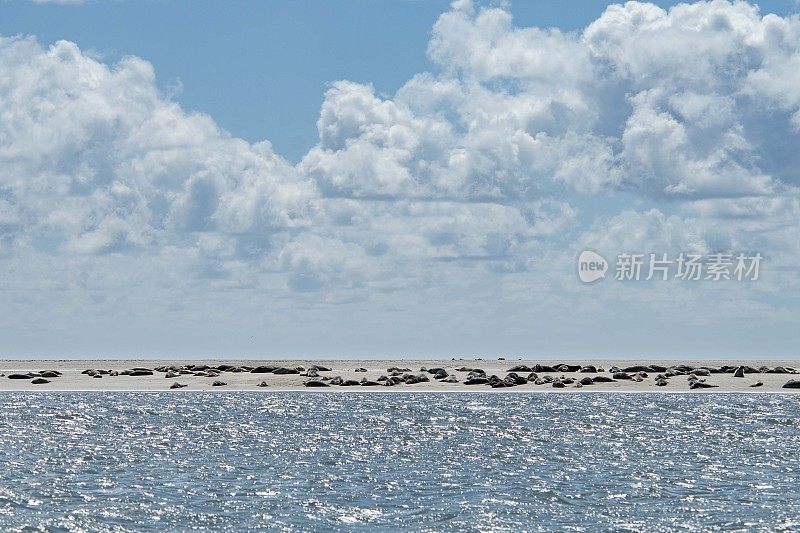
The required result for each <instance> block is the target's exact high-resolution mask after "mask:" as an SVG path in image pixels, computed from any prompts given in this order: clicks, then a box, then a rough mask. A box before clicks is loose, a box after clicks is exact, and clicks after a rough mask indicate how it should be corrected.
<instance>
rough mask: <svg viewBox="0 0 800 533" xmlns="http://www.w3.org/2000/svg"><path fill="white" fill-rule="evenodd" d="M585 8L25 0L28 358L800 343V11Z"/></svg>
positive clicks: (15, 44)
mask: <svg viewBox="0 0 800 533" xmlns="http://www.w3.org/2000/svg"><path fill="white" fill-rule="evenodd" d="M559 4H560V3H558V2H552V3H546V2H545V3H540V2H535V3H533V2H531V3H524V4H522V5H517V4H514V3H512V4H506V3H487V4H481V3H474V4H473V3H470V2H469V1H466V0H458V1H456V2H454V3H452V4H447V3H441V2H374V3H372V2H358V1H352V2H350V1H346V2H335V3H329V2H309V3H295V2H289V1H287V2H232V3H217V2H179V1H166V2H117V1H114V2H103V1H99V0H98V1H87V2H83V3H81V2H23V1H5V2H2V1H0V355H3V356H15V357H46V356H47V357H52V356H65V357H93V356H173V357H188V356H196V357H202V356H265V357H267V356H269V357H280V356H290V357H303V356H309V357H398V356H409V357H411V356H430V357H447V358H449V357H459V356H476V355H477V356H481V355H483V356H493V357H494V356H501V355H505V356H507V357H524V356H528V357H534V358H551V357H581V358H584V357H601V356H605V357H608V356H627V357H644V356H673V357H726V356H732V357H764V356H772V357H797V356H798V355H800V353H799V352H798V341H799V340H800V336H798V333H797V324H798V322H799V321H800V278H799V276H798V275H799V274H800V269H798V261H800V170H799V169H800V18H798V16H797V15H796V14H794V12H795V11H796V9H797V6H796V4H795V3H793V2H789V1H787V2H771V3H762V4H761V7H758V6H756V5H754V4H748V3H746V2H736V3H728V2H724V1H718V2H701V3H696V4H674V5H673V4H670V3H664V2H662V3H659V4H658V5H656V4H649V3H637V2H630V3H627V4H625V5H606V3H605V2H586V3H581V8H580V10H578V11H576V10H575V8H574V7H570V9H569V11H567V9H566V8H564V7H559ZM586 249H590V250H594V251H596V252H599V253H601V254H602V255H603V256H604V257H606V258H607V259H608V260H609V262H610V263H611V267H610V268H611V269H610V271H609V273H608V274H607V276H606V278H605V279H601V280H599V281H597V282H595V283H592V284H584V283H582V282H581V281H580V280H579V279H578V275H577V265H576V259H577V257H578V254H579V253H580V252H581V251H582V250H586ZM681 252H683V253H687V254H688V253H695V254H698V255H701V256H703V257H704V258H707V257H710V256H712V254H715V253H724V254H734V255H735V254H738V253H745V254H747V255H748V256H749V255H753V254H755V253H760V254H761V255H762V256H763V258H764V259H763V261H762V263H761V268H760V275H759V279H757V280H755V281H753V280H742V281H739V280H736V279H732V280H729V281H726V280H720V281H714V280H706V279H701V280H697V281H687V280H682V279H680V278H676V277H675V276H673V275H672V273H670V275H669V279H668V280H666V281H663V280H661V279H660V278H655V279H652V280H649V281H647V280H640V281H619V280H616V279H614V264H613V263H614V260H615V258H616V256H617V255H618V254H620V253H642V254H650V253H657V254H658V255H659V256H660V255H661V254H668V256H669V258H676V257H677V256H678V255H679V254H680V253H681Z"/></svg>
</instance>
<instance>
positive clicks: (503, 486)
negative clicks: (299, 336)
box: [0, 391, 800, 532]
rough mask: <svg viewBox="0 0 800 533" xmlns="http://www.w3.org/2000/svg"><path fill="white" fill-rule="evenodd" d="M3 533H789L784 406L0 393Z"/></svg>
mask: <svg viewBox="0 0 800 533" xmlns="http://www.w3.org/2000/svg"><path fill="white" fill-rule="evenodd" d="M0 530H2V531H196V530H201V531H202V530H209V531H255V530H269V531H370V532H372V531H614V532H617V531H642V532H658V531H798V530H800V395H798V396H795V395H791V394H716V393H712V394H668V393H655V394H649V393H635V394H631V393H627V394H626V393H608V392H598V393H591V392H587V393H580V394H558V393H547V394H542V393H472V392H470V393H450V392H448V393H425V392H416V393H388V392H387V393H349V392H348V393H328V392H323V393H317V392H262V391H258V392H219V393H217V392H184V391H170V392H168V393H167V392H164V393H160V392H158V393H144V392H135V393H126V392H119V393H116V392H70V393H59V392H47V393H39V392H25V393H22V392H19V393H17V392H4V393H0Z"/></svg>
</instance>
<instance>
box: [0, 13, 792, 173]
mask: <svg viewBox="0 0 800 533" xmlns="http://www.w3.org/2000/svg"><path fill="white" fill-rule="evenodd" d="M609 3H611V2H606V1H594V0H585V1H581V2H578V3H575V4H570V5H569V7H565V4H564V3H563V2H557V1H550V0H548V1H542V2H512V3H511V4H510V11H511V12H512V13H513V15H514V19H515V21H516V23H517V24H518V25H521V26H540V27H551V26H555V27H558V28H561V29H563V30H565V31H575V30H580V29H581V28H582V27H583V26H585V25H586V24H588V23H589V22H591V21H592V20H594V19H596V18H597V17H598V16H599V15H600V14H601V13H602V12H603V10H604V9H605V8H606V6H607V5H608V4H609ZM655 3H656V4H657V5H660V6H663V7H669V6H670V5H673V4H675V3H676V2H664V1H659V2H655ZM758 4H759V6H761V9H762V11H763V12H774V13H777V14H781V15H785V14H787V13H791V12H795V11H796V10H797V4H796V2H794V1H793V0H772V1H768V2H759V3H758ZM448 5H449V2H447V1H441V0H438V1H434V0H431V1H419V0H402V1H378V2H370V1H365V0H355V1H354V0H343V1H340V2H329V1H324V0H308V1H303V2H291V1H274V2H272V1H270V2H253V1H247V0H244V1H243V0H233V1H230V2H216V1H212V0H200V1H172V0H148V1H145V2H130V1H90V2H86V3H83V4H80V5H73V4H58V3H55V4H51V3H46V4H37V3H32V2H27V1H17V0H7V1H6V2H3V3H0V34H2V35H5V36H9V35H16V34H25V35H35V36H37V38H38V39H39V40H40V41H41V42H43V43H49V42H54V41H57V40H59V39H67V40H70V41H74V42H75V43H77V44H78V45H80V47H81V48H82V49H83V50H87V51H91V52H92V53H95V54H97V55H98V57H100V58H102V59H103V60H104V61H107V62H112V63H113V62H115V61H118V60H119V59H120V58H121V57H122V56H125V55H136V56H139V57H142V58H145V59H147V60H148V61H150V62H151V63H152V64H153V65H154V67H155V69H156V72H157V74H158V84H159V86H160V87H161V88H162V89H163V90H164V91H169V90H170V88H171V87H175V86H176V85H177V84H178V83H179V84H180V86H181V92H180V93H179V94H177V95H176V97H175V98H176V100H178V101H179V102H181V104H182V105H183V106H184V107H185V108H186V109H191V110H198V111H202V112H205V113H209V114H210V115H211V116H213V117H214V119H215V120H216V121H217V123H218V124H220V125H221V126H222V127H224V128H226V129H227V130H228V131H230V132H231V133H233V134H234V135H236V136H237V137H241V138H243V139H247V140H248V141H251V142H253V141H258V140H262V139H268V140H270V142H272V143H273V145H274V146H275V149H276V151H277V152H278V153H280V154H281V155H283V156H284V157H286V158H288V159H290V160H292V161H296V160H297V159H299V158H300V157H301V156H302V155H303V154H305V152H306V151H307V150H308V149H309V148H310V147H311V146H312V145H313V144H314V143H315V142H316V137H317V132H316V128H315V123H316V120H317V116H318V114H319V106H320V104H321V103H322V98H323V94H324V92H325V89H326V87H327V85H328V84H329V83H330V82H331V81H333V80H339V79H347V80H352V81H357V82H361V83H371V84H373V85H374V87H375V89H376V91H378V92H380V93H387V94H391V93H394V91H396V90H397V89H398V88H400V87H401V86H402V85H403V84H404V83H405V82H406V80H408V78H410V77H411V76H412V75H413V74H415V73H417V72H420V71H424V70H428V69H430V68H431V64H430V62H429V61H428V60H427V57H426V55H425V48H426V44H427V40H428V36H429V35H430V31H431V27H432V26H433V23H434V22H435V21H436V19H437V18H438V16H439V15H440V14H441V13H442V12H444V11H446V10H447V7H448Z"/></svg>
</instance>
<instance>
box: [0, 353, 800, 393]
mask: <svg viewBox="0 0 800 533" xmlns="http://www.w3.org/2000/svg"><path fill="white" fill-rule="evenodd" d="M740 367H741V368H740ZM796 369H800V361H775V360H761V361H756V360H750V361H676V360H672V361H656V360H638V361H635V360H617V361H615V360H582V361H566V360H565V361H524V360H483V359H456V360H447V361H443V360H394V361H393V360H221V359H220V360H194V361H178V360H147V359H140V360H112V359H105V360H3V361H0V390H2V391H22V390H31V391H165V390H171V391H174V392H181V391H198V390H214V391H225V390H253V391H256V390H260V391H296V390H314V391H326V392H333V391H336V392H345V391H350V392H353V391H358V392H367V391H368V392H414V391H477V392H488V391H491V392H511V391H513V392H570V393H576V392H577V393H579V392H598V391H613V392H642V391H648V392H692V393H694V392H701V393H704V392H705V393H707V392H778V391H781V392H792V391H793V390H797V391H798V392H800V389H792V388H785V387H784V386H785V385H786V383H787V382H789V381H791V380H795V379H798V378H800V375H796V374H797V370H796ZM498 383H499V384H498ZM693 383H694V386H692V384H693ZM759 383H760V385H759ZM389 384H392V385H391V386H389Z"/></svg>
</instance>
